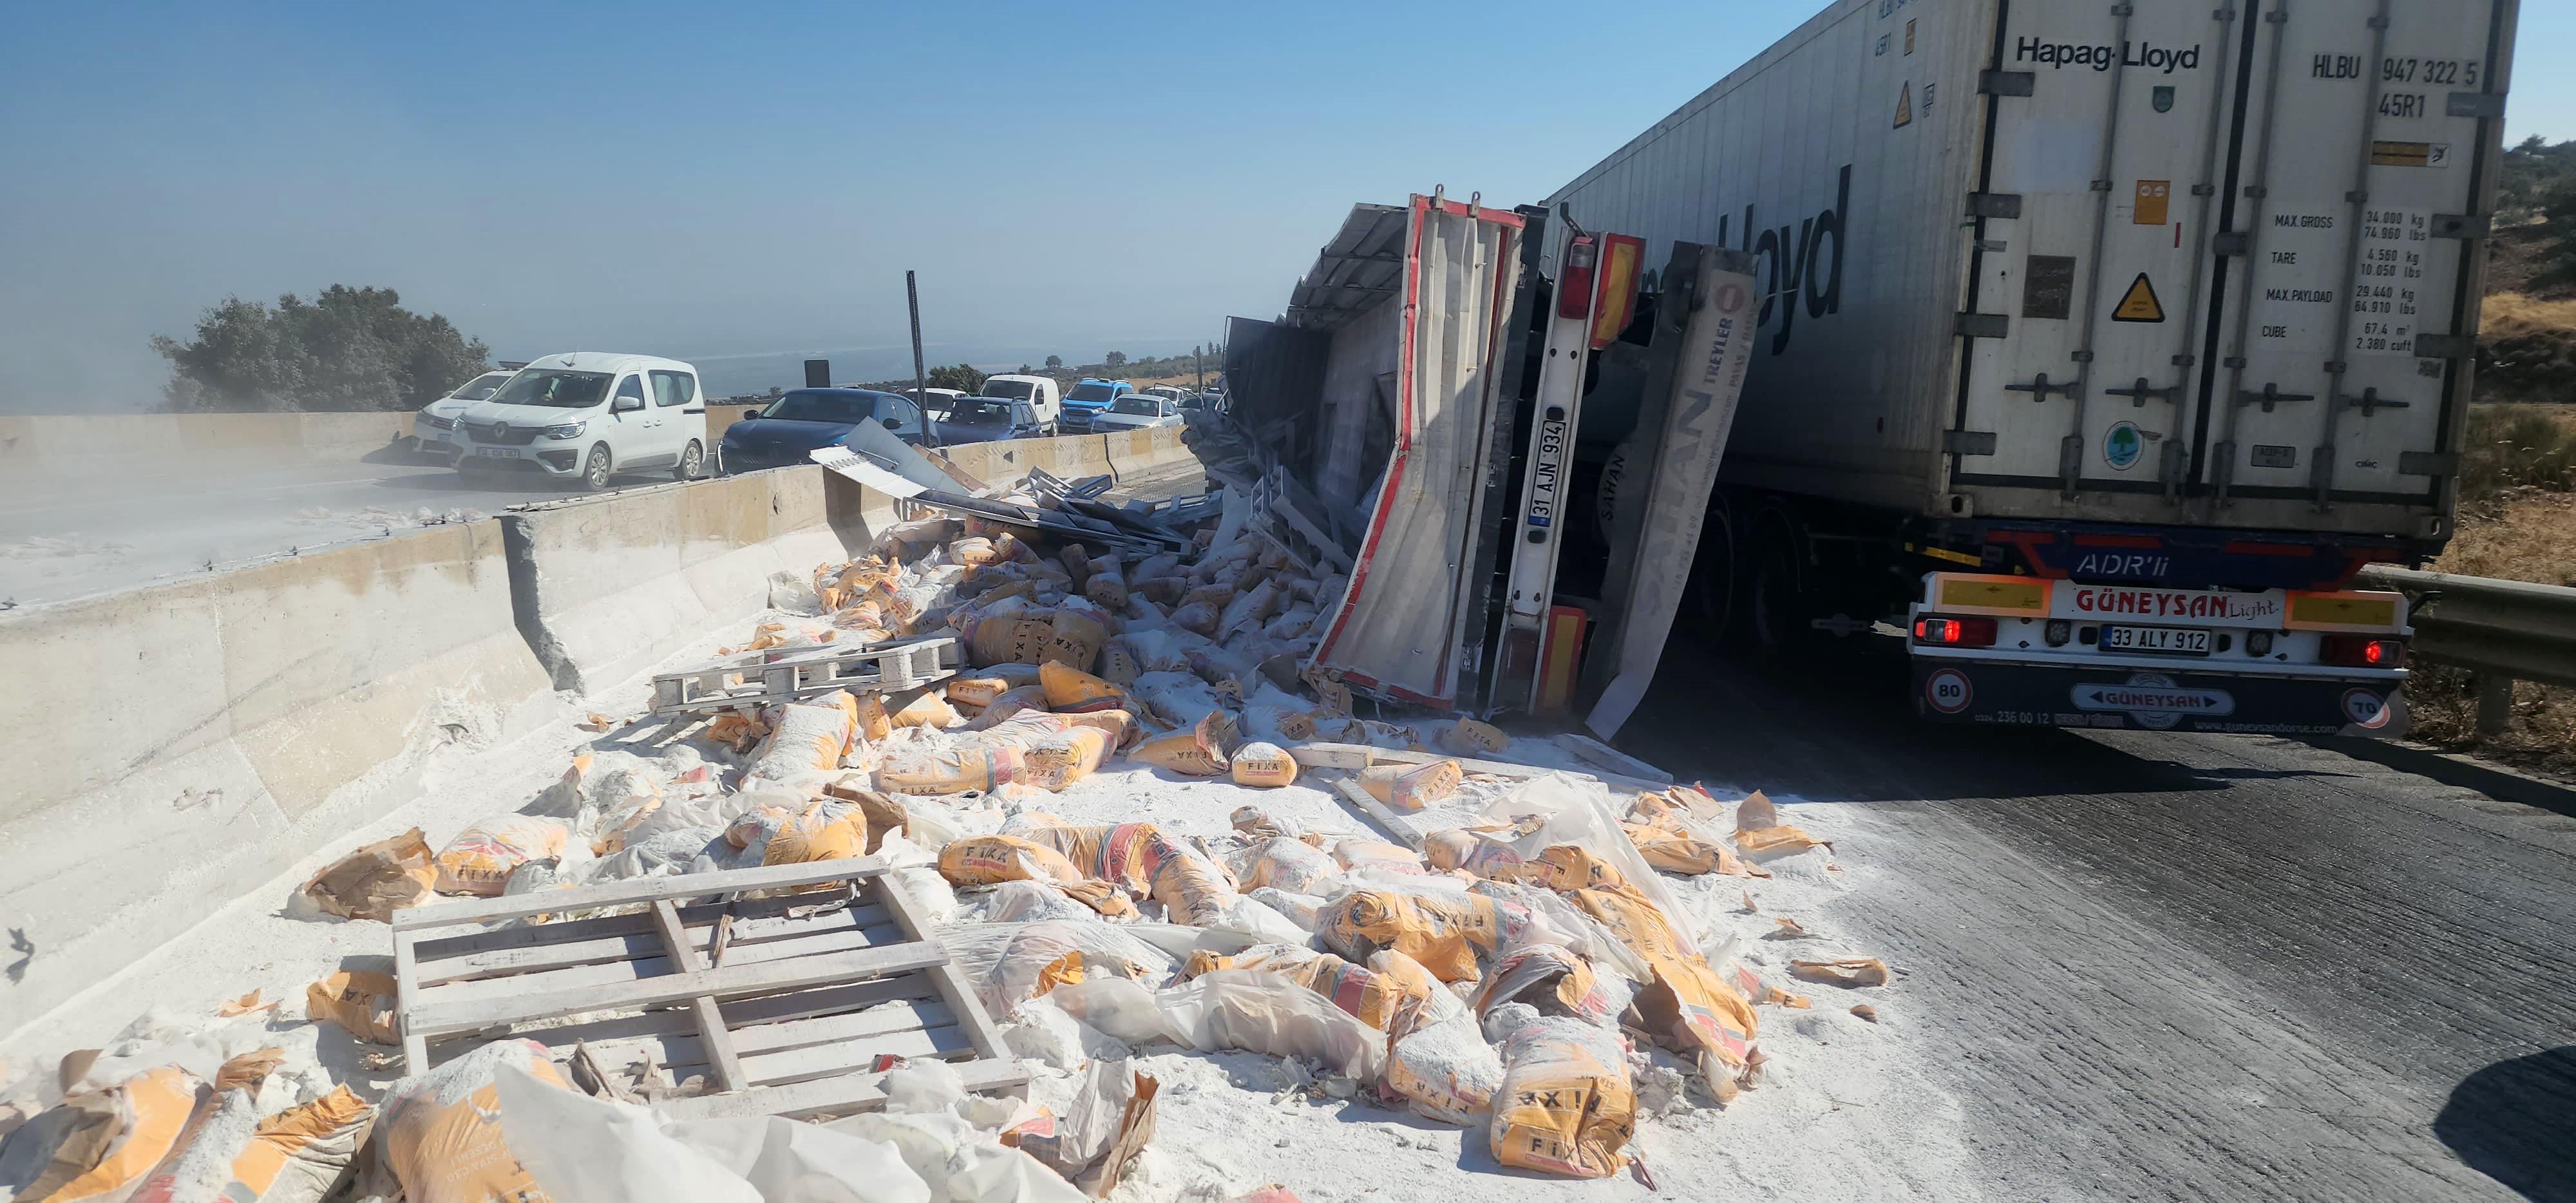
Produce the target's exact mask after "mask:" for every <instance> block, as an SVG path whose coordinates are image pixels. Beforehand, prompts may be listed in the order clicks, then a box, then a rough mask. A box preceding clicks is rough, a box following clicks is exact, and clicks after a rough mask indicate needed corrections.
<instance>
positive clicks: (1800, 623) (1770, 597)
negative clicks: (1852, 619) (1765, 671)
mask: <svg viewBox="0 0 2576 1203" xmlns="http://www.w3.org/2000/svg"><path fill="white" fill-rule="evenodd" d="M1792 555H1793V553H1792V552H1791V550H1790V546H1789V541H1788V539H1787V538H1785V537H1783V536H1782V535H1781V534H1779V533H1778V532H1773V531H1765V532H1763V533H1762V534H1761V535H1758V536H1756V537H1755V539H1754V544H1753V579H1752V580H1750V581H1748V582H1746V587H1745V591H1744V592H1745V608H1746V614H1745V617H1746V619H1747V620H1748V621H1747V623H1746V625H1747V627H1748V628H1749V630H1748V631H1747V632H1746V633H1747V634H1748V635H1750V636H1751V637H1752V642H1753V650H1754V652H1755V654H1757V655H1760V656H1763V657H1766V658H1767V657H1787V656H1789V655H1791V654H1793V653H1795V652H1797V651H1798V650H1800V648H1801V647H1802V646H1803V645H1804V644H1805V643H1806V641H1807V634H1808V632H1809V631H1810V630H1811V629H1812V628H1810V627H1809V626H1808V625H1807V607H1806V599H1805V598H1804V597H1803V596H1801V595H1800V593H1799V591H1798V566H1797V563H1796V561H1795V560H1794V559H1793V558H1792Z"/></svg>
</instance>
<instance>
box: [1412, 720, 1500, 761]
mask: <svg viewBox="0 0 2576 1203" xmlns="http://www.w3.org/2000/svg"><path fill="white" fill-rule="evenodd" d="M1431 739H1432V742H1434V743H1437V744H1439V745H1440V747H1441V749H1442V750H1443V751H1446V752H1449V753H1451V754H1453V755H1457V756H1467V757H1473V758H1478V759H1482V758H1484V757H1489V756H1492V755H1494V754H1495V753H1498V752H1501V751H1502V750H1503V749H1505V748H1508V747H1510V746H1512V737H1511V736H1508V735H1505V734H1503V729H1502V728H1500V727H1497V726H1495V725H1493V724H1492V723H1480V722H1477V721H1476V720H1474V719H1472V718H1462V719H1459V720H1457V721H1456V722H1450V723H1442V724H1440V726H1439V727H1437V728H1436V729H1434V731H1433V732H1432V736H1431Z"/></svg>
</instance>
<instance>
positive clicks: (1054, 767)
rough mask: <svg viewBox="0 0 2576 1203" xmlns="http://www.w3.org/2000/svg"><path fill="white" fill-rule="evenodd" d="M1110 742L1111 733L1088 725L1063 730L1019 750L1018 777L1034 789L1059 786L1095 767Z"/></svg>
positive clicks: (1060, 787) (1106, 750)
mask: <svg viewBox="0 0 2576 1203" xmlns="http://www.w3.org/2000/svg"><path fill="white" fill-rule="evenodd" d="M1050 667H1052V666H1050ZM1114 742H1116V737H1115V736H1112V735H1109V734H1107V733H1105V732H1102V731H1099V730H1097V729H1095V728H1090V727H1077V728H1075V729H1073V730H1071V731H1066V732H1063V733H1062V734H1059V735H1057V736H1055V737H1054V738H1052V739H1048V740H1044V741H1042V742H1040V743H1038V744H1037V745H1036V746H1034V747H1031V748H1030V749H1029V750H1027V751H1025V752H1022V753H1020V775H1019V778H1018V780H1019V782H1020V783H1021V784H1023V785H1029V786H1034V787H1036V788H1038V789H1043V790H1060V789H1063V788H1064V787H1066V786H1068V785H1071V784H1073V783H1074V782H1076V781H1080V780H1082V779H1083V778H1085V777H1088V776H1090V775H1091V773H1092V770H1094V769H1097V768H1099V767H1100V759H1101V757H1103V756H1105V755H1107V754H1108V752H1109V748H1110V746H1111V745H1112V744H1113V743H1114Z"/></svg>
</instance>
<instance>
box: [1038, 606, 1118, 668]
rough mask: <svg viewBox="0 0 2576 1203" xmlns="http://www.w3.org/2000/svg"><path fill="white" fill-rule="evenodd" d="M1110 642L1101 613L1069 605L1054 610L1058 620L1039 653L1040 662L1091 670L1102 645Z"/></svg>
mask: <svg viewBox="0 0 2576 1203" xmlns="http://www.w3.org/2000/svg"><path fill="white" fill-rule="evenodd" d="M1107 642H1109V628H1108V626H1107V624H1105V623H1103V622H1101V620H1100V616H1099V615H1097V614H1093V613H1087V612H1085V611H1082V610H1077V609H1075V608H1073V607H1072V606H1066V607H1064V608H1062V609H1060V610H1057V611H1056V612H1055V622H1054V623H1053V625H1052V629H1051V630H1049V631H1048V633H1047V639H1046V647H1045V649H1044V650H1043V651H1041V652H1039V653H1038V662H1039V663H1042V664H1044V663H1055V664H1062V665H1065V666H1067V667H1070V668H1078V669H1081V670H1082V671H1084V672H1090V671H1091V666H1092V665H1094V664H1097V663H1099V662H1100V648H1101V645H1103V644H1105V643H1107Z"/></svg>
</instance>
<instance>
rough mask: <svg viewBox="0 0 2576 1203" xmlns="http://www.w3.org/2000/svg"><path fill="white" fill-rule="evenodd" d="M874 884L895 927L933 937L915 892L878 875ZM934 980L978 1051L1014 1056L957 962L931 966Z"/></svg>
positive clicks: (920, 936) (914, 935) (917, 935)
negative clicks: (923, 919)
mask: <svg viewBox="0 0 2576 1203" xmlns="http://www.w3.org/2000/svg"><path fill="white" fill-rule="evenodd" d="M871 885H872V886H873V888H874V889H875V891H876V895H877V898H878V899H879V900H880V901H882V902H883V903H884V904H885V908H886V911H887V913H889V914H891V915H893V916H894V921H895V926H897V927H900V928H902V929H903V931H904V934H906V935H909V936H911V937H912V938H913V939H916V940H927V939H929V938H930V929H929V925H927V924H925V923H923V922H922V918H921V911H920V909H919V908H917V907H915V906H914V905H913V901H912V895H911V894H910V893H908V892H907V891H905V889H904V888H903V882H902V881H900V880H898V879H897V878H894V877H892V876H885V877H879V878H876V879H875V880H874V881H873V882H872V883H871ZM930 980H931V981H932V983H933V984H935V985H937V986H938V987H939V997H940V998H941V999H942V1000H943V1001H945V1002H946V1003H947V1004H948V1008H949V1010H950V1011H952V1012H953V1013H955V1014H956V1016H957V1022H958V1024H959V1026H961V1027H963V1028H965V1029H966V1034H967V1037H968V1039H970V1040H971V1041H973V1043H974V1045H975V1051H976V1052H977V1053H979V1054H981V1055H983V1056H986V1057H1001V1058H1005V1059H1007V1058H1009V1057H1010V1055H1011V1049H1010V1046H1009V1045H1008V1044H1006V1043H1004V1042H1003V1040H1002V1031H1001V1029H1000V1028H998V1027H996V1026H994V1024H993V1017H992V1016H990V1015H986V1014H985V1013H984V1004H983V1003H982V1002H981V1001H980V1000H978V999H977V998H976V997H975V992H974V990H973V989H972V988H971V987H969V986H967V984H966V975H965V974H962V973H959V972H958V971H957V965H956V962H954V961H942V962H940V963H939V964H938V965H937V966H936V967H934V968H932V969H931V971H930Z"/></svg>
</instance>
